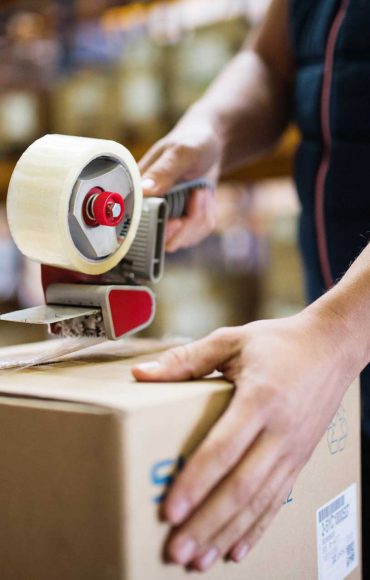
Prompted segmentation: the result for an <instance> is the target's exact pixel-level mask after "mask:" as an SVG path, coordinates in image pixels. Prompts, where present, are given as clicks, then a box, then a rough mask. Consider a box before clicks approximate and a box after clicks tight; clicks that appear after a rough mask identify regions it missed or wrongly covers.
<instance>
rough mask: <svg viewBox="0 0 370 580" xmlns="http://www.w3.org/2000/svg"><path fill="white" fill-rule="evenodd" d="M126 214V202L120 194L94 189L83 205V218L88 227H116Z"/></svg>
mask: <svg viewBox="0 0 370 580" xmlns="http://www.w3.org/2000/svg"><path fill="white" fill-rule="evenodd" d="M124 214H125V201H124V199H123V197H122V196H121V195H120V194H119V193H115V192H112V191H103V190H102V189H100V188H99V187H94V188H93V189H91V190H90V191H89V193H88V194H87V196H86V198H85V201H84V204H83V216H84V220H85V223H86V224H87V225H88V226H92V227H94V226H109V227H116V226H118V224H119V223H120V221H121V220H122V218H123V216H124Z"/></svg>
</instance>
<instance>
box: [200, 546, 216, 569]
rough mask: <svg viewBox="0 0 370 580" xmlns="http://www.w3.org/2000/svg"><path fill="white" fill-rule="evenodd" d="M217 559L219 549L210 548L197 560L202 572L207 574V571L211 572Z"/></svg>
mask: <svg viewBox="0 0 370 580" xmlns="http://www.w3.org/2000/svg"><path fill="white" fill-rule="evenodd" d="M217 558H218V550H217V548H210V549H209V550H208V552H206V553H205V554H204V555H203V556H201V557H200V558H197V560H196V563H197V567H198V568H200V570H201V571H202V572H206V570H209V568H210V567H211V566H212V565H213V564H214V563H215V562H216V560H217Z"/></svg>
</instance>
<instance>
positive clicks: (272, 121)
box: [185, 0, 294, 170]
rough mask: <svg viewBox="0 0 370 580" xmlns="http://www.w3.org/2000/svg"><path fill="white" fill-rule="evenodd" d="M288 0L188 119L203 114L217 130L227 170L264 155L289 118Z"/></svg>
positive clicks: (273, 10) (275, 7) (280, 0)
mask: <svg viewBox="0 0 370 580" xmlns="http://www.w3.org/2000/svg"><path fill="white" fill-rule="evenodd" d="M288 19H289V14H288V1H287V0H274V1H273V2H272V4H271V7H270V10H269V12H268V14H267V17H266V19H265V21H264V22H263V24H262V26H261V28H260V29H259V30H258V31H257V33H256V34H255V36H254V38H253V40H252V42H251V43H248V44H246V46H245V47H244V49H243V50H242V51H241V52H240V53H239V54H238V55H237V56H236V57H235V58H234V59H233V60H232V61H231V63H230V64H229V65H228V66H227V67H226V69H225V70H224V71H223V72H222V73H221V74H220V75H219V77H218V78H217V79H216V80H215V82H214V83H213V84H212V85H211V87H210V89H209V90H208V91H207V92H206V93H205V95H204V96H203V98H202V99H201V100H200V101H198V102H197V103H196V104H195V105H194V107H193V108H192V109H191V110H190V111H189V116H185V122H187V120H188V119H191V117H192V115H194V116H195V117H197V116H202V115H204V116H205V117H208V118H209V119H210V122H211V123H212V124H213V126H214V127H215V129H216V131H217V133H218V134H219V136H220V138H221V142H222V148H223V170H228V169H230V168H231V167H234V166H235V165H237V164H239V163H243V162H244V163H245V161H246V159H248V158H251V157H254V156H257V155H260V154H261V153H263V152H264V151H265V150H266V149H268V148H269V147H271V146H272V145H273V144H274V143H275V141H276V140H277V139H278V138H279V137H280V135H281V133H282V131H283V130H284V129H285V128H286V125H287V123H288V121H289V118H290V113H291V87H292V80H293V74H294V65H293V55H292V49H291V44H290V38H289V20H288Z"/></svg>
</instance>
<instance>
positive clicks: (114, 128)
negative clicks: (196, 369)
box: [0, 0, 302, 334]
mask: <svg viewBox="0 0 370 580" xmlns="http://www.w3.org/2000/svg"><path fill="white" fill-rule="evenodd" d="M268 3H269V0H259V1H258V3H256V2H255V1H254V0H217V1H215V0H168V1H147V2H122V1H116V0H49V1H44V0H2V2H1V6H0V200H3V201H4V200H5V197H6V191H7V186H8V182H9V178H10V175H11V173H12V171H13V168H14V166H15V163H16V161H17V159H18V158H19V156H20V154H21V153H22V152H23V151H24V149H25V148H26V147H27V146H28V144H29V143H30V142H32V141H33V140H34V139H36V138H37V137H39V136H41V135H43V134H45V133H50V132H51V133H52V132H57V133H65V134H72V135H85V136H94V137H101V138H109V139H113V140H116V141H120V142H122V143H123V144H124V145H126V146H127V147H128V148H129V149H130V150H131V151H132V153H133V154H134V156H135V157H136V159H140V157H141V155H142V154H143V153H144V152H145V151H146V150H147V149H148V148H149V147H150V146H151V145H152V144H153V143H154V142H155V141H156V140H157V139H158V138H160V137H162V136H163V135H164V134H165V133H166V132H167V131H169V130H170V129H171V128H172V126H173V125H174V123H175V122H176V120H177V119H178V118H179V117H180V116H181V114H182V113H183V112H184V111H185V110H186V108H187V107H188V106H189V105H190V104H191V103H192V102H194V101H195V100H196V99H197V98H198V97H199V96H200V95H201V94H202V92H203V91H204V89H205V88H206V87H207V86H208V85H209V83H210V82H211V81H212V79H213V78H214V77H215V76H216V75H217V73H218V71H219V70H221V68H222V67H223V66H224V64H225V63H226V62H227V61H228V60H229V59H230V58H231V57H232V55H233V54H234V53H235V52H236V51H237V50H238V49H239V48H240V46H241V45H242V44H243V42H244V40H245V37H246V36H247V35H248V33H249V32H250V30H251V29H252V27H253V26H254V25H255V24H256V23H258V22H259V21H260V20H261V18H262V16H263V14H264V12H265V10H266V7H267V5H268ZM297 141H298V135H297V132H296V130H295V129H294V128H292V129H290V130H289V131H288V133H287V134H286V135H285V137H284V139H283V140H282V142H281V143H280V144H279V145H278V147H277V148H276V150H275V151H273V152H272V153H270V154H269V155H267V156H266V157H265V158H264V159H263V160H261V161H259V162H257V163H254V164H253V165H249V166H247V167H245V168H243V169H242V170H241V171H238V172H237V173H236V174H233V175H231V176H228V178H227V181H226V182H225V184H224V185H223V186H222V187H223V188H221V190H220V192H219V193H218V195H219V198H220V200H221V201H220V203H222V199H223V200H225V192H228V193H227V195H228V196H229V198H232V199H234V202H235V203H234V213H235V219H237V218H238V217H240V212H239V211H238V210H237V209H236V208H238V207H239V205H240V204H243V203H244V205H245V206H246V207H247V206H248V207H247V210H248V211H246V214H248V216H249V217H246V218H245V220H244V221H243V223H239V222H238V223H239V225H238V227H236V228H235V227H231V226H230V224H229V225H228V226H227V227H224V228H222V227H221V226H220V227H219V231H218V233H217V235H216V236H214V237H213V238H211V239H210V240H209V241H208V242H206V243H205V244H204V245H202V246H200V247H199V248H197V250H195V251H189V252H182V253H180V254H179V255H178V256H175V257H171V258H170V259H169V260H168V268H167V271H166V277H165V280H164V281H163V283H162V285H161V287H160V289H159V293H160V296H161V298H160V301H161V303H162V304H161V307H160V310H161V312H162V315H161V316H160V317H158V321H157V326H156V327H154V329H153V332H154V331H156V332H157V333H166V332H179V331H180V329H181V327H182V328H183V330H185V328H184V325H185V322H184V321H185V320H186V319H188V320H192V319H193V326H192V328H193V334H202V333H204V332H206V331H207V330H210V329H211V328H212V326H215V325H220V324H237V323H240V322H243V321H247V320H251V319H253V318H255V317H256V316H258V315H260V314H261V313H262V314H267V315H278V314H279V313H282V312H283V313H285V312H286V311H289V308H291V309H292V310H294V309H295V308H299V307H300V305H301V303H302V290H301V285H300V282H299V265H298V259H297V255H296V252H295V250H294V243H295V239H294V238H295V233H294V228H295V223H296V216H297V208H296V206H295V205H294V202H293V201H292V199H293V196H294V194H293V192H292V188H291V186H290V185H288V186H287V185H286V183H287V182H286V181H283V182H281V181H276V179H277V178H287V177H288V176H290V175H291V173H292V158H293V152H294V149H295V147H296V144H297ZM266 179H269V180H272V181H269V182H268V184H267V185H266V186H264V188H265V189H266V188H267V189H272V190H274V194H273V195H274V196H275V197H277V198H278V199H281V200H284V199H286V197H288V199H289V200H290V201H289V203H288V204H287V205H285V206H284V201H282V203H281V207H283V208H284V207H285V211H283V213H282V214H281V213H280V212H275V213H274V216H273V221H274V223H275V224H277V223H282V224H283V225H282V226H281V227H282V229H283V230H284V231H288V232H289V236H288V238H289V239H285V240H284V242H283V243H282V240H281V236H280V238H279V235H280V234H279V235H278V234H277V232H278V231H280V230H279V227H278V226H276V227H277V229H276V230H275V233H274V229H273V228H272V227H270V225H269V224H270V221H271V220H270V218H271V212H270V210H269V207H270V205H271V204H270V202H269V203H266V204H265V205H263V204H262V205H261V204H258V203H255V202H254V201H253V203H252V202H251V201H250V200H251V199H253V200H255V199H257V198H259V194H258V193H256V192H257V191H260V189H261V188H260V189H259V188H258V184H259V183H260V181H261V180H266ZM265 183H266V181H265ZM282 183H283V184H285V185H281V184H282ZM256 184H257V185H256ZM279 191H280V193H279ZM262 197H263V196H262ZM271 199H272V197H271ZM243 200H244V201H243ZM246 200H249V201H246ZM251 205H252V206H253V208H252V209H253V211H251V207H250V206H251ZM272 205H273V204H272ZM287 207H288V209H287ZM235 209H236V211H235ZM2 216H4V212H3V213H2ZM284 220H285V221H284ZM2 223H3V226H4V228H6V224H5V221H4V217H2ZM284 223H285V225H284ZM2 239H3V240H6V242H5V241H4V244H5V243H8V240H9V236H3V238H2ZM281 245H282V248H283V254H282V255H283V262H284V260H286V261H288V263H287V264H285V265H284V264H282V267H283V269H284V268H285V269H286V270H287V271H288V270H289V269H290V271H291V272H293V275H294V272H295V273H296V274H295V276H296V283H295V287H296V292H295V293H293V295H292V293H291V292H287V293H285V294H284V292H285V290H284V284H283V285H282V286H283V288H281V287H279V288H280V289H277V287H276V279H277V278H276V276H275V274H273V275H272V274H271V272H273V271H274V268H271V267H270V268H269V263H270V262H271V260H270V259H269V256H270V257H271V256H273V255H274V252H275V250H276V249H277V248H279V247H280V246H281ZM0 246H1V240H0ZM4 248H5V246H4ZM287 248H288V249H287ZM11 251H12V252H14V248H13V249H12V250H11ZM0 252H1V247H0ZM238 252H239V254H238ZM235 254H238V255H239V258H238V260H236V262H237V263H235V261H234V259H233V256H234V257H235ZM14 255H15V256H16V257H13V259H14V260H15V261H14V264H15V266H14V267H15V268H18V270H17V272H19V270H21V271H22V270H23V272H24V270H25V268H26V269H27V275H24V274H23V275H22V274H21V275H20V276H19V279H20V280H21V282H20V283H19V285H18V290H17V291H15V292H13V295H14V296H13V299H14V297H15V299H18V300H20V301H21V303H23V304H32V303H33V302H34V301H37V296H38V294H40V289H39V286H38V285H37V284H36V283H35V276H36V277H37V274H34V272H35V269H34V268H33V269H32V270H31V271H30V270H29V265H28V264H27V265H25V263H24V262H22V261H21V260H20V257H19V256H17V254H16V253H15V254H14ZM277 255H279V256H280V254H279V250H278V251H277ZM219 256H223V260H224V261H223V262H222V260H221V262H222V263H221V262H217V259H218V257H219ZM213 259H215V260H216V261H215V263H214V268H213V274H214V275H213V277H212V276H210V271H209V269H207V267H206V264H209V263H210V262H212V260H213ZM279 259H280V258H279ZM279 259H278V261H279ZM19 263H21V264H22V265H21V266H19ZM184 263H185V264H187V265H190V266H191V272H192V282H191V283H190V281H189V280H188V284H187V285H188V288H189V292H188V294H189V299H190V295H191V294H192V293H193V299H194V300H193V304H194V305H195V306H194V308H195V310H196V309H198V316H197V317H196V318H197V320H198V322H199V324H198V326H197V327H195V326H196V325H195V323H194V316H191V315H190V314H191V312H190V311H191V308H190V306H189V303H188V306H186V305H185V304H184V307H183V309H182V313H183V314H184V312H185V313H186V312H188V314H189V316H188V317H186V316H185V318H184V316H182V315H180V314H179V313H176V312H175V311H176V306H175V304H176V292H174V288H175V287H179V285H178V284H176V280H179V279H182V276H184V270H181V268H182V267H183V264H184ZM291 265H293V266H292V267H291ZM36 271H37V270H36ZM187 271H189V270H188V269H187ZM267 271H269V272H270V274H267ZM10 277H11V275H10V274H9V275H8V279H9V282H7V281H6V279H7V278H6V276H5V277H4V276H3V277H2V279H3V285H4V287H5V288H6V287H7V284H8V285H10V284H11V280H10ZM289 287H290V288H291V287H294V284H293V285H292V284H289ZM191 288H193V290H192V291H190V290H191ZM285 288H286V286H285ZM35 289H36V291H35ZM228 289H229V290H228ZM231 289H232V291H231ZM196 296H198V300H196ZM207 296H208V298H207ZM212 296H213V298H212ZM284 296H285V298H284ZM0 301H1V288H0ZM284 301H286V304H287V305H288V306H286V305H285V302H284ZM171 304H172V306H171ZM193 311H194V309H193V310H192V312H193ZM201 311H202V312H203V313H204V316H203V317H201V316H200V315H199V312H201ZM193 314H194V312H193ZM176 320H177V322H175V321H176ZM181 321H182V322H181ZM202 321H203V322H202ZM185 334H187V332H185Z"/></svg>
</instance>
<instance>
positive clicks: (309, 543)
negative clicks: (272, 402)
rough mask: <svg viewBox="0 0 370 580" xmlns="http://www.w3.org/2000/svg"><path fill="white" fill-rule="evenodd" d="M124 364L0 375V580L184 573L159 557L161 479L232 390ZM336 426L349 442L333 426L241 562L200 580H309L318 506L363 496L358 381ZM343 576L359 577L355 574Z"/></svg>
mask: <svg viewBox="0 0 370 580" xmlns="http://www.w3.org/2000/svg"><path fill="white" fill-rule="evenodd" d="M38 348H43V347H42V346H40V347H38ZM0 356H1V351H0ZM131 365H132V361H129V360H125V359H123V360H120V359H119V357H113V360H112V357H109V356H106V353H105V354H104V356H101V357H99V355H96V353H95V355H94V357H93V358H90V359H86V360H85V361H80V362H78V363H76V362H68V363H63V364H59V365H55V366H51V367H47V368H43V369H30V370H27V371H22V372H19V373H14V372H5V373H2V374H1V377H0V378H1V380H0V392H2V393H4V394H7V396H3V397H1V398H0V440H1V449H2V451H1V454H0V514H1V526H0V578H1V580H85V579H86V580H106V579H107V580H119V579H120V580H162V579H163V580H166V579H168V580H181V579H183V578H184V579H185V578H187V577H188V574H187V573H186V572H184V571H183V570H181V569H178V568H174V567H169V566H165V565H164V564H163V563H162V561H161V549H162V546H163V541H164V539H165V537H166V534H167V532H168V530H167V527H166V525H165V524H161V523H159V521H158V518H157V511H158V503H157V502H158V500H159V498H160V496H161V494H162V493H163V489H164V487H163V480H165V479H166V477H167V476H168V474H169V473H170V472H171V471H172V470H173V466H176V465H178V464H179V463H181V459H180V460H179V458H182V457H183V456H185V457H186V456H187V455H188V453H189V452H190V451H191V450H192V449H193V448H194V446H196V445H197V444H198V443H199V441H200V440H201V439H202V437H203V436H204V435H205V433H206V432H207V430H208V429H209V428H210V426H211V425H212V424H213V423H214V421H215V420H216V419H217V417H218V416H219V415H220V414H221V413H222V411H223V409H224V408H225V406H226V405H227V403H228V401H229V400H230V397H231V396H232V389H231V387H230V385H228V384H227V383H225V382H224V381H222V380H219V379H213V380H205V381H195V382H192V383H187V384H185V383H184V384H182V383H180V384H173V385H171V384H170V385H162V384H160V385H156V384H146V385H144V384H141V385H139V384H136V383H134V382H133V381H132V379H131V377H130V371H129V369H130V367H131ZM25 396H26V397H27V398H25ZM318 412H320V402H319V401H318ZM341 420H344V421H345V437H343V429H341V431H340V433H339V434H338V437H337V439H338V442H337V443H335V441H336V434H335V433H334V434H333V432H332V430H331V431H330V432H328V434H327V436H325V437H324V439H323V440H322V442H321V443H320V445H319V447H318V448H317V450H316V452H315V454H314V456H313V457H312V459H311V460H310V462H309V464H308V465H307V466H306V468H305V470H304V472H303V473H302V474H301V476H300V478H299V480H298V482H297V484H296V486H295V488H294V490H293V493H292V501H291V502H289V503H288V504H286V505H284V506H283V507H282V509H281V511H280V514H279V515H278V517H277V519H276V520H275V522H274V523H273V525H272V527H271V528H270V529H269V531H268V532H267V534H266V535H265V537H264V538H263V540H262V541H261V542H260V544H259V545H258V546H257V547H256V548H255V550H253V551H252V553H251V554H250V556H249V557H248V558H247V560H246V562H245V563H243V564H240V565H234V564H231V563H228V564H224V563H220V564H219V565H218V566H216V568H215V569H214V571H212V572H211V573H209V574H207V575H206V578H209V579H212V580H221V579H222V580H244V579H245V580H247V579H248V580H249V579H251V580H267V579H270V578H276V579H280V580H289V579H291V580H297V579H306V580H311V579H313V578H317V553H316V521H315V518H316V510H317V509H318V508H319V507H321V506H323V505H324V504H325V503H326V502H328V501H329V500H331V499H333V498H334V497H335V496H336V495H338V494H339V493H341V492H342V491H343V490H344V489H346V488H348V487H349V486H350V485H351V484H352V483H357V488H358V490H359V485H360V483H359V481H360V478H359V400H358V387H357V385H354V386H353V387H352V388H351V389H350V391H349V392H348V393H347V395H346V397H345V399H344V401H343V405H342V408H341ZM341 424H342V425H343V422H342V423H341ZM358 515H359V513H358ZM351 578H357V579H359V578H360V570H359V568H357V570H356V571H355V572H354V573H353V574H352V575H351Z"/></svg>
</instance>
